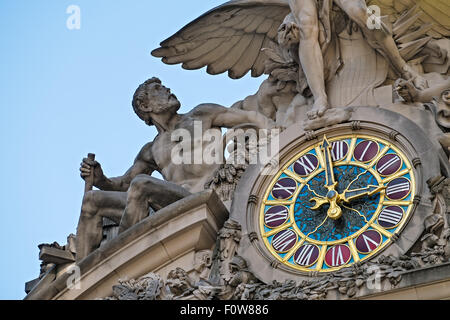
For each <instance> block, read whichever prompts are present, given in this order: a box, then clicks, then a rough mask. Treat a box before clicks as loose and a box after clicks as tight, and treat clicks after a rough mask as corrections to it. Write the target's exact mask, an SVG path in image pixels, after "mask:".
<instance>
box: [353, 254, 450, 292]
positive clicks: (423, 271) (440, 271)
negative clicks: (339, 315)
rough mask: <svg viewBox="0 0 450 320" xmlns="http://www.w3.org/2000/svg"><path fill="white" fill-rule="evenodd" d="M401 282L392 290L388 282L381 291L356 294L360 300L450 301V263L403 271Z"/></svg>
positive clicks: (364, 290) (384, 282) (365, 289)
mask: <svg viewBox="0 0 450 320" xmlns="http://www.w3.org/2000/svg"><path fill="white" fill-rule="evenodd" d="M401 277H402V281H401V282H400V283H399V284H398V285H397V286H396V287H394V288H392V285H390V283H389V281H387V280H385V281H383V283H382V288H381V290H369V289H367V288H364V289H363V290H361V292H360V294H358V296H359V297H358V298H357V299H361V300H366V299H367V300H397V299H407V300H441V299H450V262H447V263H444V264H440V265H435V266H430V267H424V268H420V269H415V270H411V271H405V272H403V273H401Z"/></svg>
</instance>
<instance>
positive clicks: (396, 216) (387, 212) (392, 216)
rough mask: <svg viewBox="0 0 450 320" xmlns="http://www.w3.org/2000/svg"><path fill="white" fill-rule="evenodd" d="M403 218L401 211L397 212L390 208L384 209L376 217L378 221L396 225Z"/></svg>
mask: <svg viewBox="0 0 450 320" xmlns="http://www.w3.org/2000/svg"><path fill="white" fill-rule="evenodd" d="M402 218H403V212H398V211H395V210H391V209H384V210H383V211H382V212H381V214H380V216H379V217H378V221H383V222H386V223H388V224H392V225H396V224H397V223H399V222H400V220H402Z"/></svg>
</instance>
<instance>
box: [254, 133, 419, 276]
mask: <svg viewBox="0 0 450 320" xmlns="http://www.w3.org/2000/svg"><path fill="white" fill-rule="evenodd" d="M319 141H320V142H318V143H315V144H313V145H309V146H307V147H305V148H302V149H300V150H299V152H298V153H297V154H295V156H293V157H292V158H291V159H289V160H288V161H287V163H286V164H285V165H284V166H283V167H282V168H281V169H280V170H279V172H278V173H277V174H276V175H275V176H274V177H273V179H272V181H271V182H270V184H269V185H268V187H267V190H266V191H265V194H264V197H263V201H262V204H261V206H260V208H259V221H260V223H259V224H260V225H259V232H260V235H261V237H262V239H263V241H264V245H265V247H266V248H267V250H268V251H269V252H270V253H271V254H272V255H273V257H274V258H276V259H277V260H278V261H279V262H280V263H282V264H284V265H285V266H287V267H289V268H293V269H296V270H300V271H305V272H310V271H318V272H329V271H335V270H339V269H341V268H343V267H347V266H350V265H352V264H354V263H356V262H359V261H364V260H367V259H369V258H371V257H372V256H373V255H375V254H377V253H378V252H379V251H381V250H383V248H385V247H386V246H387V245H389V244H390V243H391V241H392V238H393V237H394V236H395V235H396V234H398V232H399V231H400V230H401V229H402V227H403V225H404V224H405V223H406V222H407V221H408V218H409V216H410V214H411V212H412V208H413V201H412V195H414V194H415V177H414V172H413V170H412V165H411V163H410V161H409V160H408V158H407V157H406V156H405V154H403V153H402V151H401V150H400V149H398V148H397V147H396V146H395V145H394V144H393V143H392V142H389V141H387V140H384V139H382V138H379V137H376V136H370V135H358V134H352V135H342V136H336V137H333V138H330V139H328V138H327V137H326V135H324V136H323V137H322V139H319Z"/></svg>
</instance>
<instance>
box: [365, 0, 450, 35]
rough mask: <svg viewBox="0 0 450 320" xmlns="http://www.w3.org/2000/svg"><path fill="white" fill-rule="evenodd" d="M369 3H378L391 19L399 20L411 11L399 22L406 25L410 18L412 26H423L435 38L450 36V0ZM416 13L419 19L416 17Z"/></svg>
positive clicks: (375, 1) (371, 1)
mask: <svg viewBox="0 0 450 320" xmlns="http://www.w3.org/2000/svg"><path fill="white" fill-rule="evenodd" d="M367 3H368V5H378V6H379V7H380V8H381V14H382V15H389V16H390V18H391V19H395V20H397V21H398V20H400V19H398V18H400V17H401V16H402V14H403V13H404V12H407V11H409V12H410V15H409V16H408V17H406V16H405V18H406V19H401V20H400V21H399V22H401V23H403V24H404V25H406V24H408V19H409V22H411V23H413V25H412V26H414V27H421V28H423V29H422V30H423V33H424V34H426V35H428V36H430V37H433V38H435V39H439V38H442V37H450V2H449V1H448V0H369V1H367ZM415 15H417V17H416V18H417V19H414V16H415ZM399 25H400V23H397V26H399ZM419 30H420V29H419ZM419 32H420V31H419Z"/></svg>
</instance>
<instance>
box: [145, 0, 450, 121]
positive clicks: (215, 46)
mask: <svg viewBox="0 0 450 320" xmlns="http://www.w3.org/2000/svg"><path fill="white" fill-rule="evenodd" d="M425 1H431V0H425ZM413 3H414V2H412V4H411V5H410V7H406V9H409V11H408V12H407V14H404V15H402V16H401V15H400V14H401V12H399V11H398V10H399V9H397V8H398V7H395V6H393V8H390V7H389V8H388V9H389V10H391V11H393V12H395V14H396V15H394V17H395V18H397V21H396V25H395V26H394V28H393V30H392V31H391V30H390V28H389V27H388V26H387V25H386V24H385V23H384V22H383V21H381V19H379V21H378V23H379V26H374V27H373V28H372V26H370V27H369V22H370V21H371V19H372V17H371V16H370V14H369V12H368V9H367V6H366V3H365V1H364V0H324V1H316V0H257V1H249V0H234V1H229V2H227V3H225V4H223V5H221V6H219V7H217V8H215V9H212V10H211V11H209V12H207V13H205V14H204V15H202V16H201V17H199V18H198V19H196V20H194V21H193V22H191V23H190V24H188V25H187V26H185V27H184V28H182V29H181V30H180V31H178V32H177V33H176V34H175V35H173V36H172V37H170V38H168V39H167V40H165V41H163V42H162V43H161V47H160V48H158V49H156V50H154V51H153V52H152V54H153V55H154V56H156V57H162V58H163V62H164V63H167V64H177V63H182V64H183V68H184V69H188V70H191V69H199V68H202V67H204V66H207V72H208V73H210V74H219V73H222V72H225V71H228V75H229V76H230V77H231V78H234V79H235V78H240V77H242V76H244V75H245V74H246V73H247V72H248V71H249V70H251V71H252V76H255V77H257V76H260V75H261V74H263V73H264V72H265V69H266V61H267V59H268V58H267V56H266V54H265V53H264V50H263V49H265V48H269V47H270V46H272V45H273V44H276V43H277V42H278V44H279V45H280V46H282V47H284V48H285V49H288V50H290V56H291V57H290V58H293V60H294V62H295V61H297V62H298V63H299V65H300V66H301V68H300V69H301V70H298V74H299V77H300V79H299V81H298V86H297V87H298V88H299V89H304V88H302V83H304V82H305V80H306V83H307V86H308V89H309V90H310V92H311V93H312V96H313V97H314V102H313V106H312V109H311V110H310V111H309V112H308V117H309V118H310V119H314V118H317V117H318V116H319V117H320V116H323V114H324V113H325V110H326V109H328V108H329V106H330V101H329V97H328V94H327V90H326V86H325V83H326V81H327V79H330V78H331V77H333V76H334V75H336V74H337V73H338V71H339V69H340V68H341V67H342V64H341V63H339V61H338V60H339V51H340V50H339V49H338V48H336V46H338V45H339V44H338V43H337V42H336V37H337V35H338V34H339V33H340V32H341V31H342V30H343V29H345V25H348V29H349V33H350V34H351V33H352V30H353V27H352V25H354V24H356V25H357V26H358V27H359V29H360V30H361V31H362V34H363V36H364V37H365V39H366V41H367V42H368V43H369V44H370V46H371V47H373V48H374V49H376V50H377V51H380V52H381V53H382V55H383V56H384V57H385V58H386V59H387V60H388V61H389V62H390V64H391V70H392V71H393V72H395V73H396V77H397V78H398V77H401V78H404V79H406V80H410V81H411V82H412V83H413V85H414V86H415V87H416V88H417V89H420V90H422V89H426V88H427V86H428V84H427V80H426V78H425V77H424V76H423V74H422V72H420V71H419V70H418V69H417V68H415V67H413V64H412V63H407V61H409V60H410V59H411V58H412V57H414V56H415V55H416V54H417V53H418V52H420V50H421V49H423V46H424V45H425V44H427V43H428V42H429V41H430V39H431V37H429V35H431V36H433V37H436V38H442V37H445V36H446V32H445V30H446V28H445V27H443V25H445V23H446V22H445V21H433V23H435V24H434V25H428V24H427V25H424V26H423V28H420V29H418V30H415V32H414V33H412V34H407V37H404V33H405V31H406V30H409V28H410V27H411V26H412V24H414V27H416V26H417V25H419V23H422V24H424V22H428V20H426V19H425V20H421V17H420V15H419V14H416V11H417V10H416V9H417V6H416V7H414V6H413ZM333 4H335V6H333ZM371 4H375V5H380V6H381V5H384V7H386V5H385V4H384V3H383V2H382V1H371ZM423 8H425V9H423ZM421 9H422V10H425V11H426V13H427V14H428V16H433V14H434V13H435V11H433V10H436V9H435V8H434V9H433V7H432V6H422V7H421ZM414 14H416V16H414ZM379 18H380V17H379ZM410 18H413V19H410ZM283 22H284V23H283ZM443 30H444V31H443ZM280 33H281V35H283V34H284V39H283V37H281V38H280ZM424 35H425V36H427V37H423V36H424ZM287 36H288V37H287ZM393 36H395V37H396V41H398V42H396V41H394V39H393ZM400 40H401V41H400ZM295 44H297V49H298V50H297V51H298V52H293V51H294V50H293V49H295V48H293V45H294V46H295ZM286 46H287V47H288V48H286ZM399 46H400V48H399ZM293 55H294V56H295V55H296V57H292V56H293ZM415 63H416V64H417V62H415ZM419 69H420V68H419ZM285 76H286V74H285ZM269 80H270V78H269ZM266 86H267V83H266ZM266 90H273V86H269V88H268V89H266ZM299 93H300V94H302V92H301V91H299ZM288 95H289V93H288ZM272 96H273V95H272ZM272 96H270V94H269V95H267V94H266V95H264V94H258V95H256V96H255V97H254V98H255V99H259V100H261V101H262V100H264V99H263V98H269V99H270V98H272ZM284 96H286V94H284ZM267 100H268V99H266V101H267ZM261 101H260V102H261ZM260 107H261V109H262V110H263V113H264V114H266V115H268V114H273V108H271V103H270V102H269V103H268V104H267V103H264V102H261V106H260ZM243 109H245V107H244V108H243Z"/></svg>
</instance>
